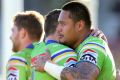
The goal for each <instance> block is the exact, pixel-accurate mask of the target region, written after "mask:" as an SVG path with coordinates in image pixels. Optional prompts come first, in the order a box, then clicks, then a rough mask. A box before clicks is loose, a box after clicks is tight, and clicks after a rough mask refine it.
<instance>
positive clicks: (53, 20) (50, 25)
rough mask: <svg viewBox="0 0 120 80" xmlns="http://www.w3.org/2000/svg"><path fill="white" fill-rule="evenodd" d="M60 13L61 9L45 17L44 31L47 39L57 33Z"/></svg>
mask: <svg viewBox="0 0 120 80" xmlns="http://www.w3.org/2000/svg"><path fill="white" fill-rule="evenodd" d="M60 12H61V9H54V10H52V11H50V12H49V13H48V14H47V15H46V16H45V25H44V30H45V36H46V37H47V36H49V35H50V34H53V33H54V32H55V31H56V28H57V25H58V17H59V14H60Z"/></svg>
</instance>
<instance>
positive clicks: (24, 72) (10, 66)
mask: <svg viewBox="0 0 120 80" xmlns="http://www.w3.org/2000/svg"><path fill="white" fill-rule="evenodd" d="M28 76H29V74H28V65H27V61H26V60H25V59H24V58H23V57H20V56H15V55H12V56H11V57H10V59H9V61H8V63H7V80H28Z"/></svg>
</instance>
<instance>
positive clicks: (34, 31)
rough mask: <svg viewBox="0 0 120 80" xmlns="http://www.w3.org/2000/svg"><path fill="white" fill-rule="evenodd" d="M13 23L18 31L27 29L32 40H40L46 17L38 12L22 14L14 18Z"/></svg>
mask: <svg viewBox="0 0 120 80" xmlns="http://www.w3.org/2000/svg"><path fill="white" fill-rule="evenodd" d="M13 22H14V24H15V25H16V27H17V28H18V30H20V29H21V28H24V29H26V30H27V32H28V35H29V38H30V39H31V40H37V41H38V40H40V38H41V35H42V32H43V26H44V17H43V16H42V15H41V14H40V13H38V12H37V11H26V12H20V13H18V14H16V15H15V16H14V18H13Z"/></svg>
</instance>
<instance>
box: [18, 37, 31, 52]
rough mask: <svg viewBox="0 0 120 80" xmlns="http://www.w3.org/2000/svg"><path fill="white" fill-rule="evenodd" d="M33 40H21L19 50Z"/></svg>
mask: <svg viewBox="0 0 120 80" xmlns="http://www.w3.org/2000/svg"><path fill="white" fill-rule="evenodd" d="M32 42H33V41H32V40H29V39H28V40H25V41H23V42H21V46H20V50H22V49H24V48H26V47H27V46H28V45H30V44H31V43H32Z"/></svg>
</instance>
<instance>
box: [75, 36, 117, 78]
mask: <svg viewBox="0 0 120 80" xmlns="http://www.w3.org/2000/svg"><path fill="white" fill-rule="evenodd" d="M76 51H77V52H78V53H79V56H78V57H79V58H78V59H79V60H78V61H87V62H90V63H92V64H94V65H96V66H97V67H98V69H99V75H98V77H97V80H115V76H116V69H115V63H114V60H113V56H112V53H111V52H110V49H109V48H108V45H107V44H106V43H105V42H104V41H103V40H102V39H99V38H97V37H93V36H89V37H88V38H86V40H84V41H83V42H82V43H81V44H80V45H79V46H78V47H77V49H76Z"/></svg>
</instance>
